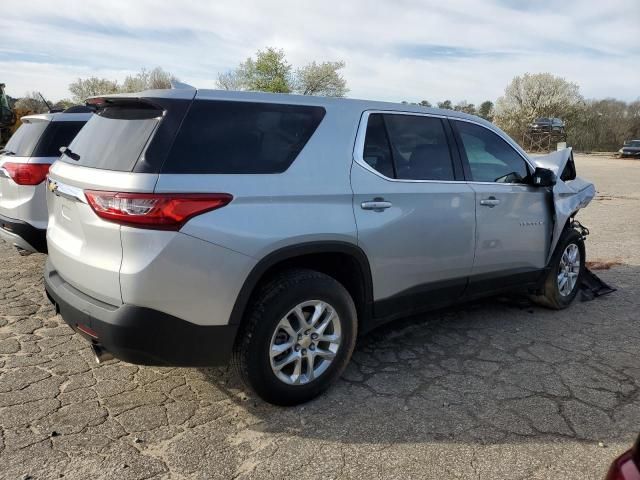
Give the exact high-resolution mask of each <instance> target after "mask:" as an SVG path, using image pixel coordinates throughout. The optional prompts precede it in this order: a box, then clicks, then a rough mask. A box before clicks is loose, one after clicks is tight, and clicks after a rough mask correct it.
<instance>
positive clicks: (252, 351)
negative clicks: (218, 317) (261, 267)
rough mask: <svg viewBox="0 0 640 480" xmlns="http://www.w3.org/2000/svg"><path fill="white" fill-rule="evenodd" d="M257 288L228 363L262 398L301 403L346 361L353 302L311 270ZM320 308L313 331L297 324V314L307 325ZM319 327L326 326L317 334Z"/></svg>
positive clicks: (318, 391)
mask: <svg viewBox="0 0 640 480" xmlns="http://www.w3.org/2000/svg"><path fill="white" fill-rule="evenodd" d="M258 288H259V290H258V292H257V295H256V296H255V299H254V300H253V301H252V303H251V304H250V306H249V308H248V310H247V312H246V314H245V319H244V321H243V324H242V326H241V328H240V330H239V332H238V338H237V340H236V344H235V346H234V352H233V356H232V360H231V363H232V365H233V367H234V369H235V370H236V372H237V373H238V375H239V376H240V378H241V379H242V381H243V382H244V383H245V385H247V386H248V387H249V388H250V389H251V390H253V391H254V392H255V393H256V394H257V395H258V396H259V397H260V398H262V399H263V400H265V401H267V402H269V403H272V404H275V405H283V406H288V405H297V404H300V403H304V402H307V401H309V400H311V399H313V398H315V397H317V396H318V395H320V394H321V393H322V392H324V391H325V390H326V389H327V388H329V387H330V386H331V384H333V383H334V382H335V381H336V380H337V379H338V378H339V377H340V375H341V374H342V372H343V371H344V369H345V368H346V366H347V364H348V363H349V360H350V358H351V354H352V353H353V349H354V347H355V342H356V336H357V325H358V322H357V313H356V308H355V305H354V303H353V299H352V298H351V296H350V295H349V292H347V290H346V289H345V288H344V287H343V286H342V284H340V283H339V282H338V281H336V280H335V279H334V278H332V277H330V276H328V275H325V274H323V273H320V272H316V271H313V270H302V269H295V270H288V271H285V272H283V273H281V274H279V275H277V276H276V277H274V278H273V279H271V280H270V281H268V282H266V283H265V284H263V285H262V286H260V287H258ZM323 305H324V307H323ZM296 307H300V308H299V311H298V313H296V311H295V310H294V309H295V308H296ZM323 308H324V311H323V313H321V315H320V317H319V319H318V320H317V322H316V323H315V327H314V328H310V327H309V325H308V324H305V323H302V321H300V314H302V318H304V319H305V320H304V321H305V322H310V321H312V317H311V315H312V314H313V313H314V312H320V311H322V309H323ZM332 311H333V312H334V313H335V316H334V315H331V312H332ZM336 316H337V318H336ZM285 319H286V320H285ZM323 324H327V325H328V326H326V329H325V330H323V331H321V330H320V328H321V327H322V325H323ZM283 325H284V326H285V327H286V328H283ZM315 329H317V330H315ZM311 331H313V332H315V333H310V332H311ZM299 335H300V336H299ZM314 335H315V336H316V339H315V340H314V339H313V336H314ZM325 338H326V339H330V340H333V343H332V342H329V341H323V339H325ZM338 338H339V341H337V340H336V339H338ZM285 348H286V350H285ZM280 349H281V350H283V353H281V354H279V355H276V356H274V357H273V358H272V352H275V351H279V350H280ZM321 352H322V353H321ZM331 353H334V356H333V358H330V355H331ZM292 358H293V359H294V360H293V361H291V359H292ZM310 359H313V360H310ZM287 361H289V363H286V362H287ZM281 365H284V367H281ZM310 366H311V369H310ZM278 368H281V369H280V370H278ZM296 368H298V370H297V372H298V376H297V377H296ZM316 371H317V373H316ZM309 373H312V375H309Z"/></svg>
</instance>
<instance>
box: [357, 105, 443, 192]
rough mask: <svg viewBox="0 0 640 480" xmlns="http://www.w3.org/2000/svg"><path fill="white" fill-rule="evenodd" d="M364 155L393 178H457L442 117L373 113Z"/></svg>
mask: <svg viewBox="0 0 640 480" xmlns="http://www.w3.org/2000/svg"><path fill="white" fill-rule="evenodd" d="M363 159H364V161H365V162H367V164H369V165H370V166H371V167H372V168H374V169H375V170H377V171H379V172H380V173H382V174H383V175H384V176H386V177H390V178H397V179H399V180H454V173H453V164H452V161H451V154H450V151H449V145H448V143H447V136H446V134H445V131H444V127H443V125H442V121H441V120H440V119H439V118H434V117H426V116H422V115H401V114H381V113H375V114H371V115H370V116H369V123H368V125H367V134H366V137H365V146H364V152H363Z"/></svg>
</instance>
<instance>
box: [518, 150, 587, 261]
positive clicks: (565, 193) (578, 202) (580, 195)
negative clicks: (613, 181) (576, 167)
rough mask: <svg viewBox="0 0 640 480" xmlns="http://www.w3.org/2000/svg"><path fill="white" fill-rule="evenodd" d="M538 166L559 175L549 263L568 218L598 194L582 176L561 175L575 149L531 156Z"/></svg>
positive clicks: (555, 192)
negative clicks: (572, 177) (564, 178)
mask: <svg viewBox="0 0 640 480" xmlns="http://www.w3.org/2000/svg"><path fill="white" fill-rule="evenodd" d="M530 159H531V161H532V162H533V163H534V164H535V165H536V166H538V167H542V168H547V169H549V170H551V171H553V172H554V173H555V174H556V176H557V177H558V179H557V182H556V185H555V186H554V187H553V206H554V225H553V236H552V238H551V248H550V249H549V253H548V256H547V263H548V262H549V260H550V259H551V255H552V254H553V251H554V250H555V248H556V245H557V244H558V240H559V239H560V235H562V232H563V230H564V228H565V225H566V224H567V220H569V219H570V218H571V217H573V216H575V214H576V213H577V212H578V210H580V209H581V208H584V207H586V206H587V205H588V204H589V202H591V200H593V197H595V195H596V187H595V185H594V184H593V183H591V182H589V181H588V180H585V179H583V178H580V177H575V178H574V179H571V180H562V179H561V178H560V177H561V175H562V172H563V171H564V169H565V167H566V166H567V163H568V162H573V151H572V149H571V148H565V149H564V150H559V151H557V152H553V153H550V154H549V155H544V156H539V157H530Z"/></svg>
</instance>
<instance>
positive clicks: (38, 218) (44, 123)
mask: <svg viewBox="0 0 640 480" xmlns="http://www.w3.org/2000/svg"><path fill="white" fill-rule="evenodd" d="M90 116H91V113H90V112H88V113H86V112H85V113H64V112H60V113H46V114H41V115H29V116H26V117H22V119H21V121H22V125H21V126H20V128H18V130H16V132H15V133H14V134H13V136H12V137H11V138H10V139H9V142H8V143H7V145H6V146H5V147H4V149H2V150H0V238H2V239H4V240H6V241H7V242H9V243H11V244H12V245H14V246H15V247H16V248H18V250H20V252H21V253H30V252H46V251H47V241H46V231H47V205H46V199H45V191H46V187H45V183H44V180H45V178H46V176H47V173H48V171H49V167H50V166H51V164H52V163H53V162H55V161H56V160H57V159H58V157H59V156H60V147H64V146H66V145H69V143H70V142H71V140H73V138H74V137H75V136H76V134H77V133H78V132H79V131H80V129H81V128H82V127H83V126H84V124H85V123H87V120H89V118H90Z"/></svg>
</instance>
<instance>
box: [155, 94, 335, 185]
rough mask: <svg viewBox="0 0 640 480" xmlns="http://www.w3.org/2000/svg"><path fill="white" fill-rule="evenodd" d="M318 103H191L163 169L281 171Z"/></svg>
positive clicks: (309, 131) (309, 130)
mask: <svg viewBox="0 0 640 480" xmlns="http://www.w3.org/2000/svg"><path fill="white" fill-rule="evenodd" d="M324 114H325V110H324V108H322V107H312V106H299V105H280V104H273V103H249V102H228V101H204V100H199V101H195V102H194V103H193V104H192V106H191V108H190V109H189V113H188V114H187V117H186V118H185V120H184V123H183V124H182V127H181V128H180V132H179V133H178V135H177V137H176V140H175V142H174V144H173V147H172V148H171V151H170V153H169V156H168V158H167V160H166V162H165V164H164V166H163V168H162V172H163V173H212V174H233V173H245V174H247V173H282V172H284V171H285V170H286V169H287V168H288V167H289V166H290V165H291V163H292V162H293V161H294V160H295V158H296V157H297V156H298V154H299V153H300V151H301V150H302V148H303V147H304V146H305V144H306V143H307V141H308V140H309V138H311V135H313V133H314V132H315V130H316V128H318V125H319V124H320V122H321V120H322V118H323V117H324Z"/></svg>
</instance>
